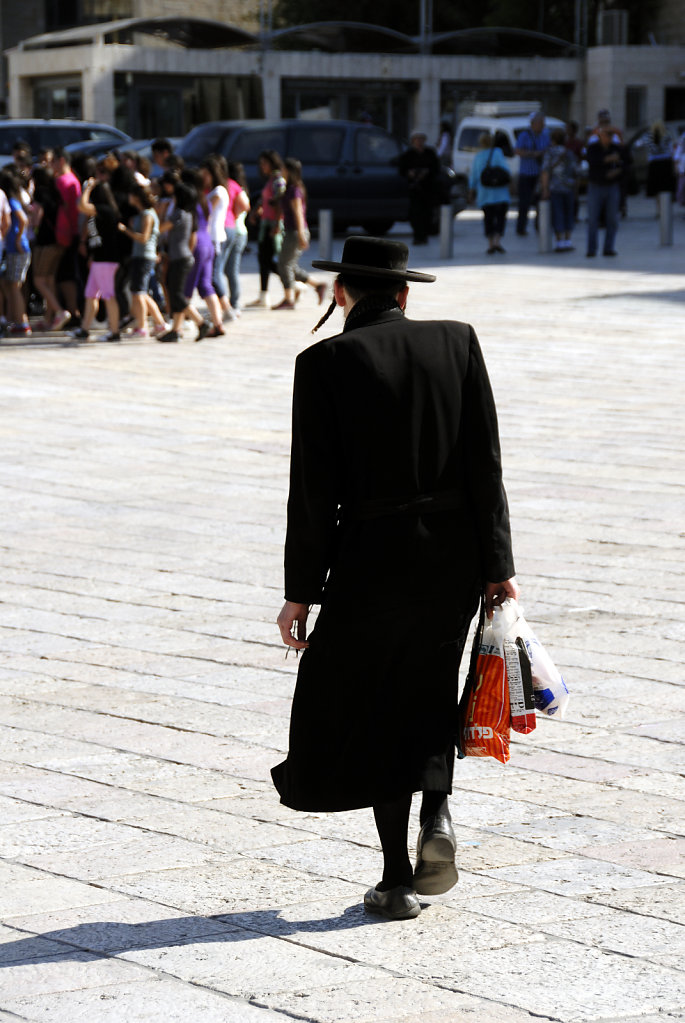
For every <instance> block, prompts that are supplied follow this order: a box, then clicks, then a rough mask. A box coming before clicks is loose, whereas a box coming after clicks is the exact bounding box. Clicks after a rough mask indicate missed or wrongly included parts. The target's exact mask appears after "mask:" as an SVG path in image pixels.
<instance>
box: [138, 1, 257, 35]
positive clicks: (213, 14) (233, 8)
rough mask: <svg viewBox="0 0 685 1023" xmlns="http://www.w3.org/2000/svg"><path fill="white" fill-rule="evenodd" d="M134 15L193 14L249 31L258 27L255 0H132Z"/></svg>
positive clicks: (154, 16) (139, 16) (145, 16)
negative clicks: (191, 0)
mask: <svg viewBox="0 0 685 1023" xmlns="http://www.w3.org/2000/svg"><path fill="white" fill-rule="evenodd" d="M133 6H134V12H133V16H134V17H135V18H156V17H162V16H166V17H173V16H174V15H180V14H182V15H188V14H192V16H193V17H194V18H212V19H213V20H214V21H224V22H226V23H227V24H229V25H238V26H239V27H240V28H244V29H246V30H247V31H248V32H251V31H252V32H254V31H256V30H257V29H258V28H259V3H258V0H194V2H193V4H192V9H191V7H190V5H189V4H188V0H133Z"/></svg>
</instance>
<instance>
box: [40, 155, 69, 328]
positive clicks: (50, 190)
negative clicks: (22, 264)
mask: <svg viewBox="0 0 685 1023" xmlns="http://www.w3.org/2000/svg"><path fill="white" fill-rule="evenodd" d="M32 176H33V204H32V206H33V213H32V216H33V230H34V245H33V283H34V285H35V286H36V289H37V291H38V293H39V294H40V295H41V296H42V298H43V300H44V302H45V315H44V318H43V320H42V321H41V322H39V323H38V324H36V328H37V329H38V330H62V328H63V327H65V326H66V324H67V323H68V322H69V320H70V319H71V314H70V313H69V311H68V310H66V309H63V308H62V304H61V302H60V300H59V295H58V292H57V282H56V279H55V275H56V273H57V269H58V267H59V264H60V260H61V259H62V254H63V252H64V249H63V248H62V246H61V245H58V243H57V237H56V234H55V230H56V224H57V210H58V208H59V205H60V203H61V201H62V200H61V198H60V194H59V192H58V191H57V185H56V184H55V179H54V175H53V173H52V171H51V170H50V169H49V168H48V167H47V166H43V165H41V164H38V165H37V166H35V167H34V168H33V175H32Z"/></svg>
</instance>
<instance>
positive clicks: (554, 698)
mask: <svg viewBox="0 0 685 1023" xmlns="http://www.w3.org/2000/svg"><path fill="white" fill-rule="evenodd" d="M497 617H498V618H499V621H498V626H497V627H498V629H499V630H501V634H502V639H503V640H504V639H509V640H515V639H517V638H520V639H522V640H523V642H524V643H525V645H526V651H527V652H528V656H529V658H530V665H531V672H532V675H533V695H534V698H535V708H536V710H539V711H540V712H541V713H542V714H547V715H548V716H549V717H553V716H554V717H560V718H561V717H563V716H564V712H565V711H566V707H567V705H568V698H569V694H568V689H567V688H566V683H565V682H564V680H563V678H562V676H561V673H560V672H559V670H558V669H557V668H556V666H555V664H554V662H553V661H552V658H551V657H550V656H549V654H548V653H547V651H546V650H545V648H544V647H543V645H542V643H541V642H540V640H539V639H538V638H537V636H536V635H535V633H534V632H533V630H532V629H531V627H530V625H529V624H528V622H527V621H526V620H525V618H524V617H523V613H522V611H521V609H520V608H519V606H518V604H517V603H516V601H515V600H512V599H511V597H508V598H507V599H506V600H505V601H504V603H503V604H502V606H501V609H500V615H498V616H497Z"/></svg>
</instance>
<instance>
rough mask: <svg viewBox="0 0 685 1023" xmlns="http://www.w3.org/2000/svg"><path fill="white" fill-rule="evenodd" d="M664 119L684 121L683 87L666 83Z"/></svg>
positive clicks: (684, 98)
mask: <svg viewBox="0 0 685 1023" xmlns="http://www.w3.org/2000/svg"><path fill="white" fill-rule="evenodd" d="M664 120H665V121H685V88H683V87H682V86H681V85H667V86H666V89H665V95H664Z"/></svg>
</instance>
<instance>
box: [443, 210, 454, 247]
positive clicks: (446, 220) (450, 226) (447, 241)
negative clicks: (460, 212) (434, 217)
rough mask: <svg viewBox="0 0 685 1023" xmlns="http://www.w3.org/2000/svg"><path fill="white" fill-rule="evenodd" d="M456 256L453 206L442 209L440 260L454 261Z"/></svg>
mask: <svg viewBox="0 0 685 1023" xmlns="http://www.w3.org/2000/svg"><path fill="white" fill-rule="evenodd" d="M453 255H454V210H453V209H452V207H451V206H441V207H440V259H452V257H453Z"/></svg>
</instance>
